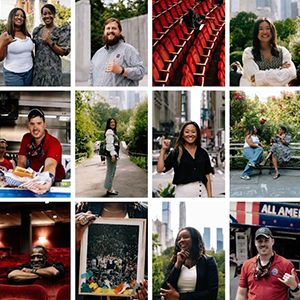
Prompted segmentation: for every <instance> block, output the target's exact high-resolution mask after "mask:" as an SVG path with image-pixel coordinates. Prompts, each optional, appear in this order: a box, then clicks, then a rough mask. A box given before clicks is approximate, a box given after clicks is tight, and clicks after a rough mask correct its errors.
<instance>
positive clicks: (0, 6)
mask: <svg viewBox="0 0 300 300" xmlns="http://www.w3.org/2000/svg"><path fill="white" fill-rule="evenodd" d="M15 3H16V0H0V19H7V17H8V14H9V12H10V11H11V10H12V9H13V8H14V5H15ZM60 4H61V5H64V6H66V7H70V0H60Z"/></svg>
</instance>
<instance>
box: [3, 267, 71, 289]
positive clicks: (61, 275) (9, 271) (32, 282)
mask: <svg viewBox="0 0 300 300" xmlns="http://www.w3.org/2000/svg"><path fill="white" fill-rule="evenodd" d="M48 267H54V268H55V269H57V270H58V271H59V276H56V277H55V278H53V280H59V279H61V278H63V277H64V276H65V267H64V265H63V264H62V263H60V262H57V263H55V264H49V263H46V264H45V266H44V268H48ZM23 268H27V269H33V267H32V265H31V264H30V263H27V264H23V265H20V266H18V267H15V268H11V269H9V270H8V271H7V275H6V276H8V274H9V273H11V272H12V271H15V270H20V271H21V270H22V269H23ZM37 279H38V278H35V279H29V280H26V281H24V282H18V283H14V282H12V281H11V280H10V279H8V278H7V282H8V283H9V284H34V282H35V281H36V280H37Z"/></svg>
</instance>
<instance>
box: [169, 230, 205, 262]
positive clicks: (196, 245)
mask: <svg viewBox="0 0 300 300" xmlns="http://www.w3.org/2000/svg"><path fill="white" fill-rule="evenodd" d="M183 230H187V231H188V232H189V233H190V235H191V238H192V248H191V249H190V255H191V258H193V259H196V260H199V259H200V258H201V257H202V256H203V255H205V247H204V242H203V239H202V236H201V234H200V232H199V231H198V230H197V229H196V228H193V227H185V228H182V229H181V230H180V231H179V232H178V234H177V237H176V241H175V248H174V252H173V255H172V258H171V262H172V263H175V262H176V259H177V253H178V252H180V251H181V249H180V248H179V246H178V238H179V234H180V233H181V232H182V231H183Z"/></svg>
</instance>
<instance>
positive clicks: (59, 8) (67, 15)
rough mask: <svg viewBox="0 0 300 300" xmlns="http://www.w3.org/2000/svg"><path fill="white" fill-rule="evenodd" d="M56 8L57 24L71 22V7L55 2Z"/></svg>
mask: <svg viewBox="0 0 300 300" xmlns="http://www.w3.org/2000/svg"><path fill="white" fill-rule="evenodd" d="M54 6H55V10H56V16H55V24H56V26H58V27H61V26H62V25H64V24H66V23H69V24H70V23H71V8H70V7H66V6H64V5H60V4H54Z"/></svg>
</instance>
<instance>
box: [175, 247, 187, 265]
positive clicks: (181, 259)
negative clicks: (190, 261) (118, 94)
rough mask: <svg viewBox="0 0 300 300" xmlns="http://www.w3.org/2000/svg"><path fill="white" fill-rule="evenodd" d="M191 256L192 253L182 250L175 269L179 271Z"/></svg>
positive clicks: (178, 253) (178, 254)
mask: <svg viewBox="0 0 300 300" xmlns="http://www.w3.org/2000/svg"><path fill="white" fill-rule="evenodd" d="M189 256H190V252H188V251H185V250H181V251H180V252H177V259H176V263H175V268H177V269H179V268H181V266H182V265H183V263H184V262H185V260H186V259H187V258H188V257H189Z"/></svg>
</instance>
